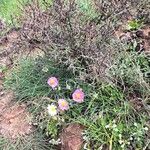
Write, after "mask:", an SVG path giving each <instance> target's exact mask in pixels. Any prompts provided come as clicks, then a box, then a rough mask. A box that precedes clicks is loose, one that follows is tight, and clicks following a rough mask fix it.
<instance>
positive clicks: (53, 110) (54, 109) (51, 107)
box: [47, 104, 57, 116]
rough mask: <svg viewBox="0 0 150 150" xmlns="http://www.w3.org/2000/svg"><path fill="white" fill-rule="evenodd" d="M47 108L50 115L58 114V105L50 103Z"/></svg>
mask: <svg viewBox="0 0 150 150" xmlns="http://www.w3.org/2000/svg"><path fill="white" fill-rule="evenodd" d="M47 110H48V114H49V115H50V116H55V115H57V107H56V106H55V105H53V104H51V105H48V107H47Z"/></svg>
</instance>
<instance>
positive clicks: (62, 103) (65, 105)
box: [58, 99, 69, 111]
mask: <svg viewBox="0 0 150 150" xmlns="http://www.w3.org/2000/svg"><path fill="white" fill-rule="evenodd" d="M58 106H59V109H60V110H62V111H65V110H68V109H69V104H68V102H67V101H66V100H64V99H59V100H58Z"/></svg>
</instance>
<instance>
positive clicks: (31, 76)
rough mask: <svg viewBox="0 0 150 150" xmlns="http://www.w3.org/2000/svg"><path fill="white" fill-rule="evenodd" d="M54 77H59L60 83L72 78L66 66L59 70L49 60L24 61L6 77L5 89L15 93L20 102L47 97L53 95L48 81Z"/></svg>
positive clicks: (60, 67)
mask: <svg viewBox="0 0 150 150" xmlns="http://www.w3.org/2000/svg"><path fill="white" fill-rule="evenodd" d="M53 75H55V76H57V77H58V79H60V80H61V81H60V82H65V80H66V78H68V79H69V78H71V77H72V74H71V73H70V72H69V71H67V70H65V69H64V66H59V67H58V68H57V65H54V64H53V63H52V62H51V61H50V60H49V59H48V58H45V59H44V60H43V59H39V58H38V59H37V60H34V59H30V58H28V59H22V60H21V61H19V63H18V64H16V66H15V67H14V68H13V69H12V70H11V72H10V74H9V75H8V76H6V79H5V87H6V88H11V89H12V90H13V91H15V93H16V96H17V97H18V99H19V100H21V99H24V100H25V99H28V98H33V97H39V96H41V97H42V96H47V95H48V94H50V93H51V91H50V89H49V86H48V85H47V80H48V78H49V76H53Z"/></svg>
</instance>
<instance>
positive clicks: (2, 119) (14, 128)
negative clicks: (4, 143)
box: [0, 92, 32, 140]
mask: <svg viewBox="0 0 150 150" xmlns="http://www.w3.org/2000/svg"><path fill="white" fill-rule="evenodd" d="M13 99H14V94H13V92H4V93H3V92H1V97H0V134H1V135H2V136H3V137H5V138H8V139H12V140H14V139H16V138H18V137H20V136H25V135H28V134H30V133H31V132H32V126H31V125H30V121H29V117H30V114H29V113H28V112H27V111H26V106H25V105H23V104H22V105H19V104H15V103H14V102H13Z"/></svg>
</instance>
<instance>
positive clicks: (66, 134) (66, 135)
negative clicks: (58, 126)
mask: <svg viewBox="0 0 150 150" xmlns="http://www.w3.org/2000/svg"><path fill="white" fill-rule="evenodd" d="M83 130H84V127H83V126H81V125H79V124H70V125H69V126H68V127H66V128H64V130H63V132H62V134H61V137H60V138H61V143H62V145H61V150H81V148H82V146H83V138H82V132H83Z"/></svg>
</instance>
